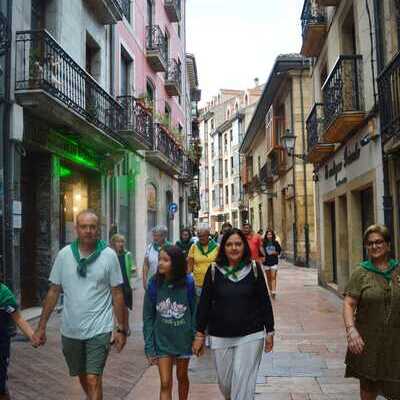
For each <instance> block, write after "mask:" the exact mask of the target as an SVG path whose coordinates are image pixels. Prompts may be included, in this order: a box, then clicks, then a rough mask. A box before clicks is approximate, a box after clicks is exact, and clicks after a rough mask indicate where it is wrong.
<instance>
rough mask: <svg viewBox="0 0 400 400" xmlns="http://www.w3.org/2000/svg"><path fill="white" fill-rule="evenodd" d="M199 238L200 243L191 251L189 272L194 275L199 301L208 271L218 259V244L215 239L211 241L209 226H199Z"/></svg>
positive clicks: (193, 246)
mask: <svg viewBox="0 0 400 400" xmlns="http://www.w3.org/2000/svg"><path fill="white" fill-rule="evenodd" d="M197 236H198V237H199V241H198V242H197V243H195V244H193V245H192V247H191V248H190V250H189V255H188V271H189V272H192V273H193V277H194V282H195V285H196V294H197V297H198V299H199V298H200V294H201V290H202V287H203V282H204V277H205V276H206V272H207V269H208V267H209V265H210V264H211V263H213V262H214V261H215V258H216V257H217V254H218V244H217V243H216V242H215V241H214V240H213V239H210V228H209V227H208V225H205V224H201V225H199V226H198V228H197Z"/></svg>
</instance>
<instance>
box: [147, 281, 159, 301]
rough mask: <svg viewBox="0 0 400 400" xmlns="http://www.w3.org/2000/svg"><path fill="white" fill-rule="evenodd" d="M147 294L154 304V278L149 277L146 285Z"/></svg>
mask: <svg viewBox="0 0 400 400" xmlns="http://www.w3.org/2000/svg"><path fill="white" fill-rule="evenodd" d="M147 294H148V295H149V297H150V300H151V302H152V303H153V305H154V306H155V305H156V304H157V281H156V280H155V279H150V282H149V285H148V287H147Z"/></svg>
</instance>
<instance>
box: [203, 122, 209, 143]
mask: <svg viewBox="0 0 400 400" xmlns="http://www.w3.org/2000/svg"><path fill="white" fill-rule="evenodd" d="M207 136H208V121H204V141H205V142H206V141H207Z"/></svg>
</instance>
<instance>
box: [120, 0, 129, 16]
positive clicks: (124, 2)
mask: <svg viewBox="0 0 400 400" xmlns="http://www.w3.org/2000/svg"><path fill="white" fill-rule="evenodd" d="M119 1H120V2H121V10H122V14H124V16H125V18H126V19H127V20H128V21H130V20H131V0H119Z"/></svg>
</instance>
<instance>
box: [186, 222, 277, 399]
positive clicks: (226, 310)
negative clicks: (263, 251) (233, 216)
mask: <svg viewBox="0 0 400 400" xmlns="http://www.w3.org/2000/svg"><path fill="white" fill-rule="evenodd" d="M206 329H208V334H209V335H210V337H211V349H212V350H213V352H214V357H215V364H216V369H217V376H218V383H219V387H220V390H221V393H222V394H223V396H224V398H225V399H226V400H251V399H254V395H255V387H256V380H257V373H258V369H259V366H260V362H261V358H262V354H263V350H264V351H266V352H270V351H272V349H273V343H274V337H273V336H274V316H273V311H272V306H271V301H270V298H269V295H268V290H267V286H266V283H265V279H264V276H263V271H262V269H261V266H260V265H259V264H257V263H256V262H254V261H252V260H251V253H250V248H249V245H248V243H247V240H246V237H245V235H244V234H243V233H242V231H240V230H239V229H232V230H231V231H229V232H227V233H226V234H225V236H224V238H223V240H222V242H221V247H220V249H219V252H218V256H217V259H216V261H215V263H213V264H212V265H211V266H210V267H209V268H208V270H207V274H206V277H205V281H204V287H203V291H202V294H201V298H200V303H199V305H198V310H197V332H196V336H195V340H194V343H193V353H194V354H196V355H201V354H202V352H203V350H204V344H205V332H206Z"/></svg>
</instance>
